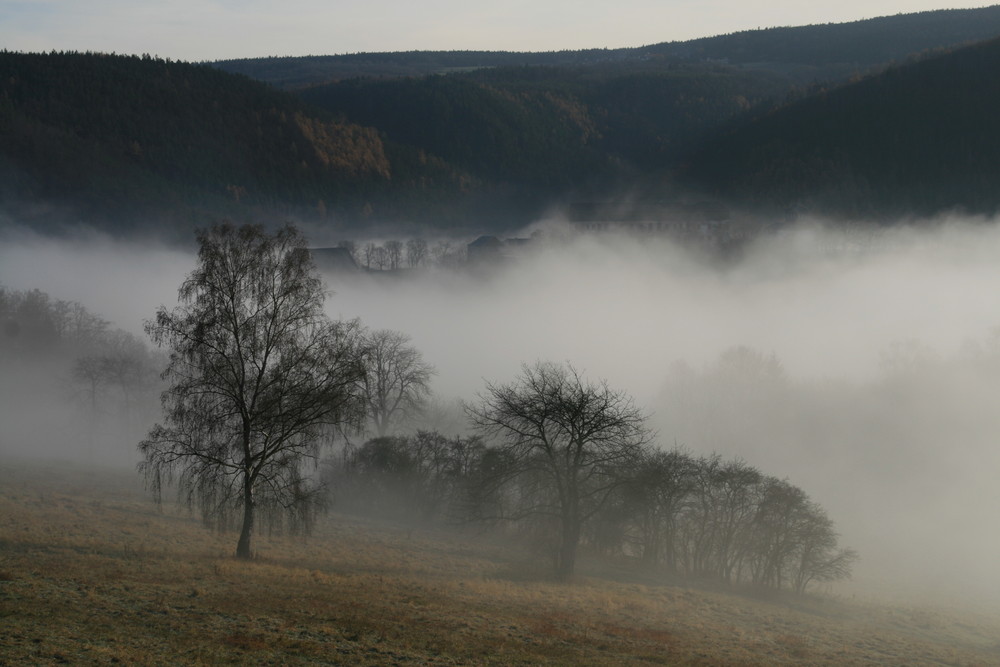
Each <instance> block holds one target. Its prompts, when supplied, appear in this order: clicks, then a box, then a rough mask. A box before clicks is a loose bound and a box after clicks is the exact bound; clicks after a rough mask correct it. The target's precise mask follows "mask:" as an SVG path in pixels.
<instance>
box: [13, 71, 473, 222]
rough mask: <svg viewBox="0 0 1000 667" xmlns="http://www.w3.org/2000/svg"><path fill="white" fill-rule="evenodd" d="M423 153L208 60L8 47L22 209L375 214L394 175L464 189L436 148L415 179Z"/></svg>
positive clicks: (109, 213) (16, 196)
mask: <svg viewBox="0 0 1000 667" xmlns="http://www.w3.org/2000/svg"><path fill="white" fill-rule="evenodd" d="M416 161H417V158H416V157H415V156H412V155H410V154H409V153H408V152H407V151H405V150H395V149H393V148H390V147H387V146H386V145H385V143H384V142H383V141H382V139H381V138H380V136H379V134H378V133H377V132H376V131H375V130H373V129H371V128H366V127H361V126H359V125H354V124H350V123H346V122H343V121H338V120H336V119H334V118H332V117H330V116H328V115H326V114H323V113H319V112H317V111H316V110H315V109H311V108H309V107H308V106H307V105H305V104H304V103H302V102H301V101H300V100H298V99H297V98H295V97H293V96H291V95H288V94H286V93H281V92H279V91H276V90H274V89H272V88H270V87H268V86H266V85H265V84H262V83H259V82H256V81H252V80H250V79H247V78H245V77H241V76H236V75H232V74H228V73H225V72H221V71H219V70H217V69H214V68H211V67H208V66H205V65H192V64H186V63H180V62H170V61H163V60H157V59H152V58H149V57H142V58H138V57H125V56H109V55H100V54H81V53H52V54H37V55H36V54H17V53H10V52H3V53H0V200H2V202H3V204H4V208H5V213H6V214H7V215H9V216H12V217H14V218H15V219H18V220H22V221H27V222H32V223H37V224H57V223H60V222H69V221H77V220H83V221H85V222H89V223H92V224H95V225H99V226H104V227H111V228H116V227H123V228H125V227H129V228H131V227H134V226H136V225H137V224H140V223H139V222H138V221H140V220H142V221H150V222H149V223H144V224H150V223H154V222H155V223H162V225H169V226H174V225H178V224H180V225H182V226H190V225H191V224H192V223H197V222H199V221H204V220H205V219H206V218H214V217H218V216H226V215H234V216H251V217H252V216H255V215H256V216H274V215H281V214H286V215H301V216H306V217H311V218H315V219H320V220H322V219H324V218H330V217H335V216H347V217H351V218H362V217H363V215H364V213H365V212H366V211H368V210H370V209H371V206H372V204H371V202H373V201H376V199H377V198H378V199H383V198H385V197H386V192H387V190H388V189H389V188H390V187H392V188H394V192H395V196H396V198H397V199H398V198H400V197H401V195H400V193H401V192H407V190H408V188H413V189H416V190H418V191H419V190H424V189H427V188H428V187H431V186H433V187H436V188H439V189H440V191H443V192H448V191H449V188H451V187H457V185H453V184H457V183H458V181H459V177H458V175H457V174H455V173H453V172H452V171H450V170H449V169H448V168H447V167H446V166H444V165H441V164H439V163H436V162H433V161H427V160H423V161H421V162H420V165H419V179H420V181H421V182H420V184H419V185H414V181H415V177H414V176H413V174H412V173H409V174H408V162H413V163H414V164H415V163H416ZM410 171H411V172H412V170H410ZM408 177H409V180H408ZM428 183H430V185H428Z"/></svg>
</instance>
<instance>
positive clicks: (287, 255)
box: [139, 224, 364, 558]
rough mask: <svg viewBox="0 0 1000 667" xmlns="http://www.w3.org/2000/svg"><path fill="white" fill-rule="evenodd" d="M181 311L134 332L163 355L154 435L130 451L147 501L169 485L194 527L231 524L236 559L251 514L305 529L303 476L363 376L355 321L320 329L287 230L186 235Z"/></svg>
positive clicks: (353, 403)
mask: <svg viewBox="0 0 1000 667" xmlns="http://www.w3.org/2000/svg"><path fill="white" fill-rule="evenodd" d="M197 237H198V242H199V245H200V249H199V253H198V258H199V263H198V267H197V268H196V269H195V270H194V271H193V272H192V273H191V274H190V275H189V276H188V277H187V279H186V280H185V281H184V282H183V283H182V284H181V287H180V290H179V300H180V305H178V306H177V307H176V308H174V309H173V310H167V309H166V308H163V307H161V308H160V309H159V311H158V312H157V314H156V318H155V319H154V320H151V321H148V322H147V323H146V331H147V333H148V334H149V335H150V336H151V337H152V339H153V340H154V341H155V342H156V343H157V344H158V345H161V346H166V347H167V348H169V350H170V364H169V366H168V368H167V370H166V371H165V372H164V378H165V379H166V380H167V381H168V382H169V388H168V389H166V390H165V391H164V392H163V395H162V403H163V408H164V411H165V417H164V423H163V424H157V425H156V426H155V427H154V428H153V429H152V430H151V431H150V433H149V436H148V438H147V439H146V440H144V441H143V442H141V443H140V445H139V449H140V451H141V452H142V454H143V456H144V458H145V460H144V461H143V462H142V463H141V464H140V470H141V471H142V473H143V474H144V475H145V478H146V481H147V484H149V485H150V486H151V487H152V489H153V490H154V492H155V493H156V494H157V496H159V494H160V493H161V490H162V486H163V484H164V483H167V482H169V481H171V480H176V481H177V482H178V483H179V490H180V492H181V493H182V494H183V495H184V496H185V497H186V499H187V501H188V502H189V503H196V504H197V505H198V507H199V508H200V510H201V512H202V516H203V517H204V519H205V520H206V521H209V520H214V521H215V522H217V524H218V525H219V526H220V527H223V526H226V527H228V526H229V525H231V524H232V523H233V521H232V519H233V518H234V517H235V516H238V514H239V513H242V524H241V530H240V536H239V541H238V543H237V547H236V555H237V557H240V558H249V557H250V556H251V554H252V551H251V539H252V537H253V534H254V528H255V523H256V520H257V514H258V511H260V512H262V513H263V515H264V516H265V517H266V518H268V519H270V520H280V519H281V518H285V517H287V518H288V519H289V520H290V522H291V524H292V527H293V528H305V529H308V528H309V527H310V525H311V521H312V518H313V516H314V513H313V510H314V509H315V501H317V500H318V494H317V486H316V485H315V484H313V483H312V482H311V481H310V480H309V479H308V478H307V477H306V475H305V474H304V472H305V471H304V469H303V468H304V464H305V463H306V462H307V461H309V460H310V459H312V460H315V458H316V457H317V455H318V453H319V448H320V445H321V443H322V441H323V439H324V434H325V428H324V427H328V426H331V425H338V424H343V423H344V422H345V421H350V420H352V419H357V418H358V416H359V414H360V413H361V406H360V401H359V398H358V396H357V391H356V388H357V383H358V381H359V379H360V378H361V377H362V376H363V374H364V367H363V365H362V363H361V355H360V352H359V348H358V344H359V341H358V337H359V325H358V324H357V322H346V323H343V322H337V323H334V322H331V321H330V320H329V319H328V318H327V317H326V315H325V314H324V312H323V300H324V290H323V288H322V285H321V283H320V280H319V278H318V277H317V274H316V271H315V268H314V267H313V264H312V260H311V258H310V255H309V252H308V250H307V249H306V245H305V239H304V238H303V237H302V236H301V234H300V233H299V232H298V231H297V230H296V229H295V228H294V227H292V226H286V227H285V228H283V229H281V230H280V231H278V232H277V233H275V234H273V235H270V234H267V233H266V232H265V231H264V230H263V229H262V228H261V227H259V226H249V225H247V226H243V227H239V228H237V227H234V226H232V225H228V224H227V225H221V226H218V227H214V228H212V229H209V230H207V231H201V232H199V233H198V235H197Z"/></svg>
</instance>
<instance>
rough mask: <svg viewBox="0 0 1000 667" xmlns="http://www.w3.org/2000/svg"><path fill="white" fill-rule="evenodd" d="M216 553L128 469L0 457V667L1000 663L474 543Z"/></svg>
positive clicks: (892, 620)
mask: <svg viewBox="0 0 1000 667" xmlns="http://www.w3.org/2000/svg"><path fill="white" fill-rule="evenodd" d="M233 545H234V538H233V536H221V537H220V536H218V535H215V534H212V533H210V532H208V531H206V530H205V529H204V528H203V527H202V525H201V524H200V522H199V521H197V520H196V519H194V518H191V517H190V516H188V515H187V514H186V513H185V512H183V511H180V510H179V509H178V508H175V507H169V506H168V507H165V508H164V510H163V511H162V512H161V511H159V510H158V509H157V508H156V506H155V505H154V504H153V503H152V502H150V501H149V499H148V498H147V497H146V496H145V494H144V493H143V492H142V490H141V488H140V486H139V484H138V481H137V480H136V478H135V476H134V475H133V474H132V473H129V472H123V473H109V472H100V471H95V470H88V469H82V468H72V467H68V466H54V465H41V464H28V463H24V462H15V461H0V664H10V665H20V664H32V665H35V664H40V665H45V664H102V665H105V664H130V665H131V664H137V665H145V664H148V665H165V664H219V663H223V664H274V665H278V664H280V665H288V664H291V665H295V664H345V665H391V664H415V665H470V664H473V665H474V664H497V665H535V664H556V665H608V664H638V665H641V664H671V665H672V664H681V665H775V664H817V665H845V664H870V665H886V664H889V665H918V664H948V665H990V664H1000V644H998V641H1000V640H998V638H1000V621H998V619H996V618H989V617H983V616H974V615H971V614H964V615H961V616H957V615H955V614H945V613H942V612H939V611H935V610H933V609H907V608H898V607H890V606H877V605H871V604H869V605H860V604H848V603H846V602H843V601H837V600H834V599H824V598H806V599H800V598H789V597H783V596H771V597H770V598H769V599H761V598H754V597H751V596H748V595H737V594H733V593H732V592H727V591H721V590H715V591H713V590H709V589H708V588H705V587H696V586H693V585H690V584H682V583H677V582H674V583H670V582H668V581H666V580H665V579H664V578H663V577H662V576H660V575H655V574H645V575H640V574H638V573H635V572H632V571H630V570H627V569H619V570H617V571H616V572H614V573H611V572H610V571H608V572H606V573H604V574H602V575H601V576H596V575H595V574H593V572H591V573H590V575H589V576H588V575H587V574H586V573H585V574H584V575H582V576H580V577H578V578H577V580H576V581H574V582H572V583H570V584H562V583H557V582H553V581H550V580H548V579H547V577H546V575H545V571H544V569H543V565H533V564H532V563H531V562H530V561H529V560H528V557H527V556H526V555H524V554H522V553H520V552H518V551H515V550H512V549H509V548H505V547H503V546H500V545H498V544H496V543H491V542H489V541H486V540H481V539H476V538H474V537H472V536H466V537H454V536H451V535H448V534H446V533H431V532H419V531H408V530H405V529H403V528H400V527H397V526H393V525H388V524H382V525H366V524H363V523H360V522H358V521H354V520H351V519H349V518H346V517H342V516H336V515H334V516H331V517H329V518H328V519H327V520H325V521H324V522H323V523H322V525H321V526H320V527H319V530H318V532H317V534H315V535H314V536H313V537H312V538H310V539H309V540H302V539H296V538H290V537H277V536H276V537H266V536H265V537H262V538H261V539H260V541H259V542H258V544H257V548H258V550H259V552H260V554H261V557H260V558H258V559H256V560H254V561H250V562H241V561H237V560H235V559H233V558H231V557H230V553H231V551H232V549H233ZM612 574H614V576H612Z"/></svg>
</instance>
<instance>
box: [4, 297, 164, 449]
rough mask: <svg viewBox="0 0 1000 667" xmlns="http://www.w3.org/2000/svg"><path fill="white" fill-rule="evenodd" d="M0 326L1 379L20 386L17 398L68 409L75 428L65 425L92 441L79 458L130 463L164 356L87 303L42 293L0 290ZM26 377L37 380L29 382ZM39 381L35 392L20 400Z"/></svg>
mask: <svg viewBox="0 0 1000 667" xmlns="http://www.w3.org/2000/svg"><path fill="white" fill-rule="evenodd" d="M0 324H2V333H0V359H3V361H4V362H5V368H6V370H7V373H6V374H5V377H0V382H3V381H7V382H11V383H19V387H20V390H19V392H18V393H19V395H20V398H22V399H23V400H25V401H28V402H32V403H34V404H35V405H36V406H37V407H39V408H41V406H43V405H45V406H46V407H47V408H48V410H49V414H50V416H51V417H54V416H55V415H60V414H63V413H64V410H65V408H67V407H69V408H71V409H72V412H73V421H74V423H73V424H72V426H67V425H64V426H63V427H62V428H64V429H68V430H71V431H72V432H73V433H74V434H75V438H76V441H77V442H78V443H84V442H85V443H86V444H87V447H86V448H85V449H84V448H80V449H78V450H77V451H75V452H73V453H74V454H75V455H77V456H82V455H88V456H91V457H94V456H98V457H102V458H108V457H111V456H115V457H117V458H118V459H119V460H120V459H122V458H124V457H125V456H129V458H128V459H126V460H129V461H130V458H131V456H130V454H131V447H132V444H133V443H134V440H135V438H136V437H138V436H139V435H140V434H141V432H142V430H144V424H145V422H146V421H147V418H148V417H149V416H151V414H152V412H153V411H154V410H155V408H156V395H157V393H158V391H159V372H160V368H161V367H162V365H163V364H162V361H163V360H162V359H161V358H160V357H159V355H157V354H156V353H155V352H154V351H151V350H150V349H149V347H148V346H147V345H146V343H145V342H143V340H142V339H140V338H139V337H137V336H135V335H133V334H131V333H129V332H126V331H123V330H121V329H117V328H114V327H112V326H111V324H110V323H109V322H107V321H106V320H104V319H103V318H101V317H99V316H98V315H95V314H94V313H92V312H90V311H89V310H88V309H87V308H86V307H84V306H83V305H82V304H80V303H78V302H75V301H64V300H60V299H54V298H52V297H51V296H49V295H48V294H46V293H45V292H43V291H41V290H38V289H32V290H23V291H21V290H9V289H5V288H2V287H0ZM19 367H20V368H19ZM29 375H30V376H32V377H34V378H36V381H34V382H24V381H23V380H24V378H25V377H26V376H29ZM40 383H41V384H42V385H43V389H41V390H39V392H38V393H37V394H36V395H33V396H25V395H23V394H24V392H25V391H28V388H29V387H36V388H37V387H38V385H39V384H40ZM45 384H48V386H47V387H44V385H45ZM81 417H82V419H81ZM81 424H82V425H83V428H81ZM49 426H52V424H49ZM126 443H127V446H128V448H129V449H126Z"/></svg>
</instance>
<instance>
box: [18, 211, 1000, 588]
mask: <svg viewBox="0 0 1000 667" xmlns="http://www.w3.org/2000/svg"><path fill="white" fill-rule="evenodd" d="M540 239H541V240H537V241H536V242H535V243H534V244H532V245H531V246H528V247H522V248H520V249H519V250H518V251H516V252H514V253H513V254H512V256H510V257H508V258H507V259H506V260H505V261H504V262H502V263H500V264H499V265H497V266H491V267H480V268H479V269H478V270H472V269H470V270H463V271H444V270H439V271H435V270H420V271H414V272H399V273H398V274H396V275H391V276H390V275H376V276H370V275H365V274H361V273H359V274H356V275H344V274H340V275H328V276H327V281H328V283H329V286H330V288H331V289H332V291H333V292H334V293H333V295H332V296H331V298H330V299H329V300H328V302H327V309H328V311H329V312H330V314H331V315H332V316H334V317H342V318H353V317H360V318H361V319H362V321H363V322H364V323H365V324H366V325H368V326H370V327H373V328H389V329H398V330H400V331H403V332H405V333H407V334H409V335H410V337H411V338H412V341H413V344H414V345H415V346H416V347H417V348H418V349H420V350H421V351H422V352H423V354H424V358H425V359H426V360H427V361H428V362H430V363H432V364H434V365H435V366H436V368H437V371H438V375H437V376H436V378H435V380H434V390H435V393H436V396H437V397H438V399H439V400H441V401H443V402H448V401H451V400H454V399H458V398H461V399H471V398H473V396H474V395H475V394H476V393H477V392H480V391H482V389H483V386H484V381H508V380H510V379H512V378H513V377H514V376H515V375H516V374H517V373H518V371H519V367H520V365H521V364H522V363H524V362H528V363H531V362H534V361H535V360H539V359H544V360H553V361H570V362H572V363H573V364H574V365H575V366H576V367H577V368H578V369H581V370H583V371H584V372H585V373H586V374H587V376H588V377H590V378H605V379H607V380H608V382H609V384H610V385H611V386H612V387H614V388H618V389H622V390H625V391H628V392H630V393H631V394H632V395H633V396H634V397H635V399H636V402H637V403H638V404H639V405H641V406H643V407H644V408H645V409H647V410H648V411H649V413H650V414H651V420H652V423H653V425H654V426H655V428H656V429H658V431H659V440H660V444H661V446H663V447H665V448H669V447H673V446H681V447H684V448H686V449H687V450H689V451H690V452H692V453H695V454H708V453H711V452H713V451H714V452H718V453H720V454H722V455H723V456H725V457H730V458H731V457H742V458H743V459H745V460H746V461H747V462H748V463H750V464H751V465H754V466H756V467H757V468H759V469H760V470H761V471H763V472H765V473H766V474H769V475H774V476H777V477H787V478H788V479H789V481H791V482H792V483H793V484H795V485H797V486H799V487H801V488H802V489H804V490H805V491H806V492H807V493H809V494H810V496H811V497H812V498H813V499H814V500H815V501H817V502H818V503H820V504H821V505H822V506H823V507H824V508H826V510H827V511H828V513H829V515H830V517H831V518H832V519H833V520H834V521H836V523H837V526H838V529H839V531H840V532H841V534H842V539H841V544H843V545H846V546H851V547H854V548H856V549H857V550H858V551H859V552H860V554H861V561H860V562H859V564H858V565H857V566H856V568H855V579H856V582H857V586H858V590H865V589H875V588H877V587H879V586H881V585H883V584H884V585H885V587H886V589H887V590H893V589H895V588H897V587H899V586H905V587H906V589H905V590H906V591H907V592H910V593H926V594H931V593H941V594H947V595H948V596H949V597H952V598H960V597H962V596H969V597H978V598H981V599H983V600H989V599H990V597H991V596H992V597H993V598H994V599H996V596H997V595H998V594H1000V574H997V573H996V562H997V559H998V557H1000V537H998V534H997V531H996V529H995V527H994V525H993V523H994V522H993V521H990V520H989V519H991V518H992V517H993V516H994V515H995V511H996V508H998V507H1000V485H998V484H997V483H996V476H997V473H998V471H1000V447H998V437H997V436H998V435H1000V410H997V409H996V407H995V405H996V399H997V397H998V396H1000V338H998V336H997V334H996V331H997V327H1000V301H998V299H997V296H996V295H997V294H998V293H1000V262H998V261H997V258H998V257H1000V227H998V226H997V225H995V224H993V223H992V222H984V221H957V220H953V221H947V222H944V223H941V224H937V225H934V226H933V227H925V228H922V229H915V228H899V229H891V230H881V231H876V232H872V231H865V230H863V229H861V228H857V229H854V230H851V231H843V230H842V229H841V230H832V231H831V230H824V229H823V228H822V227H821V226H819V225H806V224H803V225H801V226H799V227H798V228H796V229H794V230H787V231H783V232H781V233H777V234H773V235H768V236H764V237H762V238H760V239H758V240H757V241H756V242H753V243H751V244H749V245H748V246H746V247H745V248H743V249H742V250H741V251H740V252H739V254H738V256H735V255H730V256H727V257H725V258H723V259H720V258H719V257H718V255H716V254H713V253H705V252H700V251H697V250H691V249H685V248H683V247H681V246H678V245H676V244H673V243H671V242H670V241H668V240H666V239H663V238H660V237H650V236H647V237H641V238H630V237H626V236H611V235H594V236H574V235H567V234H560V233H558V230H557V231H556V232H552V231H550V232H549V233H548V234H543V235H541V237H540ZM193 267H194V256H193V254H191V253H190V252H189V251H180V250H174V249H171V248H169V247H166V246H160V245H155V244H148V245H144V244H136V243H124V242H113V241H108V240H94V239H90V240H85V241H77V242H73V243H67V242H60V241H53V240H47V239H40V238H37V237H31V236H25V235H20V236H17V237H14V236H8V237H6V238H3V239H0V285H2V286H4V287H7V288H11V289H30V288H38V289H41V290H44V291H46V292H49V293H50V294H52V295H53V296H54V297H57V298H60V299H72V300H78V301H80V302H81V303H83V304H84V305H86V307H87V308H88V309H90V310H91V311H93V312H96V313H98V314H100V315H102V316H104V317H106V318H108V319H110V320H112V321H113V322H114V324H115V325H116V326H118V327H121V328H123V329H126V330H128V331H133V332H136V333H140V332H141V327H142V320H143V319H145V318H148V317H151V316H152V315H153V313H154V311H155V309H156V307H157V306H159V305H161V304H165V305H167V306H171V305H172V304H173V303H174V302H175V299H176V289H177V287H178V285H179V284H180V281H181V280H182V278H183V276H184V275H185V274H186V273H187V272H189V271H190V270H191V269H192V268H193ZM6 384H7V386H8V388H7V389H6V391H7V392H8V393H10V392H11V390H10V389H9V385H10V383H9V382H8V383H6ZM0 409H3V408H2V407H0ZM30 418H31V420H42V421H43V420H44V418H43V416H41V415H38V414H33V415H31V417H30ZM0 423H2V426H0V429H2V439H0V443H2V445H3V447H4V448H5V450H6V451H14V450H17V449H18V448H17V443H15V442H14V441H15V440H17V439H18V438H21V437H23V433H25V432H27V431H29V430H33V429H31V426H32V425H33V424H27V425H26V424H25V423H24V420H19V419H18V418H17V415H14V414H10V412H9V411H7V412H5V414H4V415H3V418H2V422H0ZM449 435H454V434H449ZM58 437H65V436H64V435H60V436H58ZM65 446H66V447H67V448H71V447H72V446H73V444H72V442H70V441H67V443H66V445H65ZM863 587H864V588H863Z"/></svg>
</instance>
